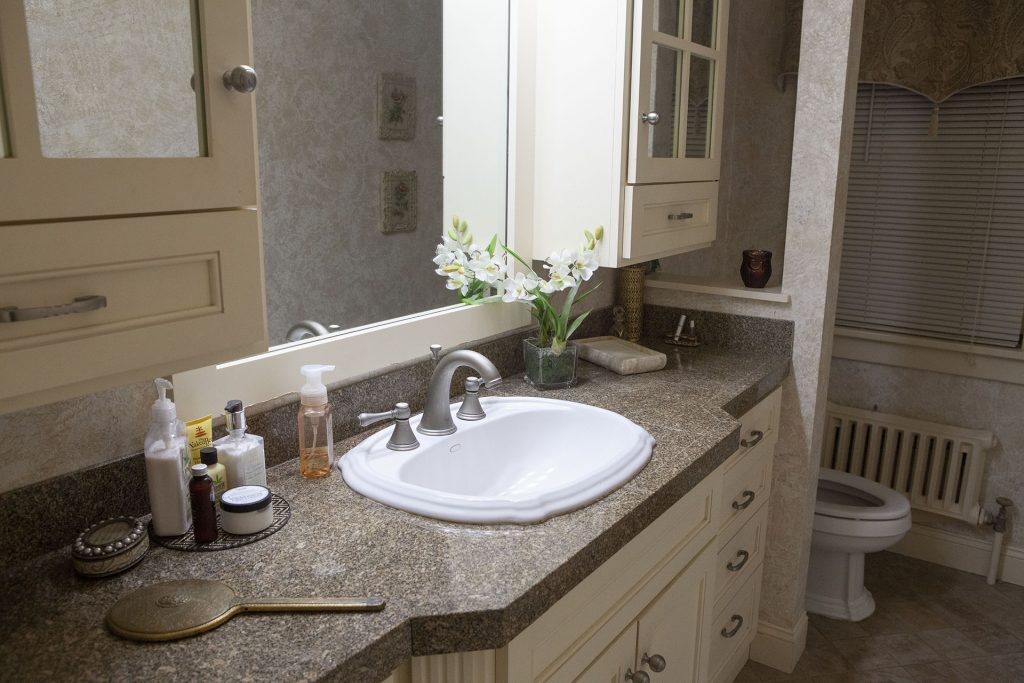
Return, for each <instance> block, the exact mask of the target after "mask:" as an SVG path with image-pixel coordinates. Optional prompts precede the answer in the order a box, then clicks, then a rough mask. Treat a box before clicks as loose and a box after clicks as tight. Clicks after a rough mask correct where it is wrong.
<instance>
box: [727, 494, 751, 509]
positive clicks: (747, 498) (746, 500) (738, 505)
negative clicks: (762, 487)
mask: <svg viewBox="0 0 1024 683" xmlns="http://www.w3.org/2000/svg"><path fill="white" fill-rule="evenodd" d="M756 497H757V494H756V493H754V492H753V491H744V492H743V500H742V501H740V500H734V501H733V502H732V509H733V510H746V509H747V508H748V507H750V504H751V503H753V502H754V498H756Z"/></svg>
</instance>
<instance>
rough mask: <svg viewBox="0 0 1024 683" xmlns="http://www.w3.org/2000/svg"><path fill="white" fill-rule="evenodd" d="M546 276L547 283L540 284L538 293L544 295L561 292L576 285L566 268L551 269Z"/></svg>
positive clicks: (574, 279)
mask: <svg viewBox="0 0 1024 683" xmlns="http://www.w3.org/2000/svg"><path fill="white" fill-rule="evenodd" d="M548 275H549V279H548V281H547V282H541V283H540V291H542V292H544V293H545V294H552V293H554V292H561V291H562V290H563V289H571V288H573V287H575V286H576V285H577V284H578V283H577V281H576V278H575V277H573V275H572V273H570V272H569V268H568V266H559V267H558V268H552V269H551V271H550V272H549V273H548Z"/></svg>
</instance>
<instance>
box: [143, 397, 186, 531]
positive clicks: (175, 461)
mask: <svg viewBox="0 0 1024 683" xmlns="http://www.w3.org/2000/svg"><path fill="white" fill-rule="evenodd" d="M155 382H156V390H157V393H158V394H159V396H160V397H159V398H158V399H157V400H156V402H154V403H153V422H152V424H151V425H150V427H149V432H147V433H146V447H145V453H146V481H147V482H148V484H149V505H150V507H151V508H152V510H153V532H154V533H155V534H156V535H157V536H180V535H182V534H184V533H185V532H186V531H188V529H189V527H190V526H192V509H191V504H190V502H189V495H188V482H189V479H191V475H190V472H189V467H190V466H191V464H192V456H191V455H190V454H189V451H188V440H187V439H186V438H185V425H184V424H182V422H181V420H179V419H178V411H177V408H175V407H174V403H173V402H172V401H171V400H170V399H169V398H167V390H168V389H173V388H174V387H173V386H172V385H171V383H170V382H169V381H168V380H166V379H164V378H163V377H158V378H157V379H156V380H155Z"/></svg>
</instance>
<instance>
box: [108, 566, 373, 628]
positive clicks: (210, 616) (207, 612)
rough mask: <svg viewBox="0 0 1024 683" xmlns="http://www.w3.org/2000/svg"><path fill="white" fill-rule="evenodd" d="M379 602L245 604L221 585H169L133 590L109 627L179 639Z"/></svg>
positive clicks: (113, 611)
mask: <svg viewBox="0 0 1024 683" xmlns="http://www.w3.org/2000/svg"><path fill="white" fill-rule="evenodd" d="M384 604H385V603H384V601H383V600H382V599H380V598H372V597H369V598H260V599H258V600H245V599H243V598H240V597H239V596H238V594H237V593H236V592H235V590H234V589H233V588H232V587H231V586H229V585H227V584H226V583H224V582H223V581H201V580H198V579H192V580H188V581H165V582H164V583H157V584H153V585H152V586H146V587H145V588H140V589H139V590H136V591H132V592H131V593H129V594H128V595H126V596H124V597H123V598H121V599H120V600H118V601H117V602H116V603H115V604H114V606H113V607H111V608H110V611H109V612H107V628H109V629H110V631H111V633H113V634H114V635H118V636H121V637H122V638H128V639H129V640H150V641H152V640H177V639H179V638H188V637H189V636H194V635H197V634H199V633H204V632H205V631H209V630H211V629H215V628H217V627H218V626H220V625H221V624H223V623H224V622H225V621H227V620H228V619H230V618H231V617H233V616H235V615H236V614H239V613H241V612H379V611H380V610H382V609H384Z"/></svg>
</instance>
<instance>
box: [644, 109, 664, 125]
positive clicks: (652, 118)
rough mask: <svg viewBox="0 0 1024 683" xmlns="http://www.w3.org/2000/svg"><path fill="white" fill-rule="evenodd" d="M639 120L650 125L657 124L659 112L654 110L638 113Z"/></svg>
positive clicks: (659, 116) (659, 118) (659, 119)
mask: <svg viewBox="0 0 1024 683" xmlns="http://www.w3.org/2000/svg"><path fill="white" fill-rule="evenodd" d="M640 120H641V121H643V122H644V123H647V124H650V125H652V126H656V125H658V121H661V114H659V113H658V112H656V111H652V112H648V113H646V114H640Z"/></svg>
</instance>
